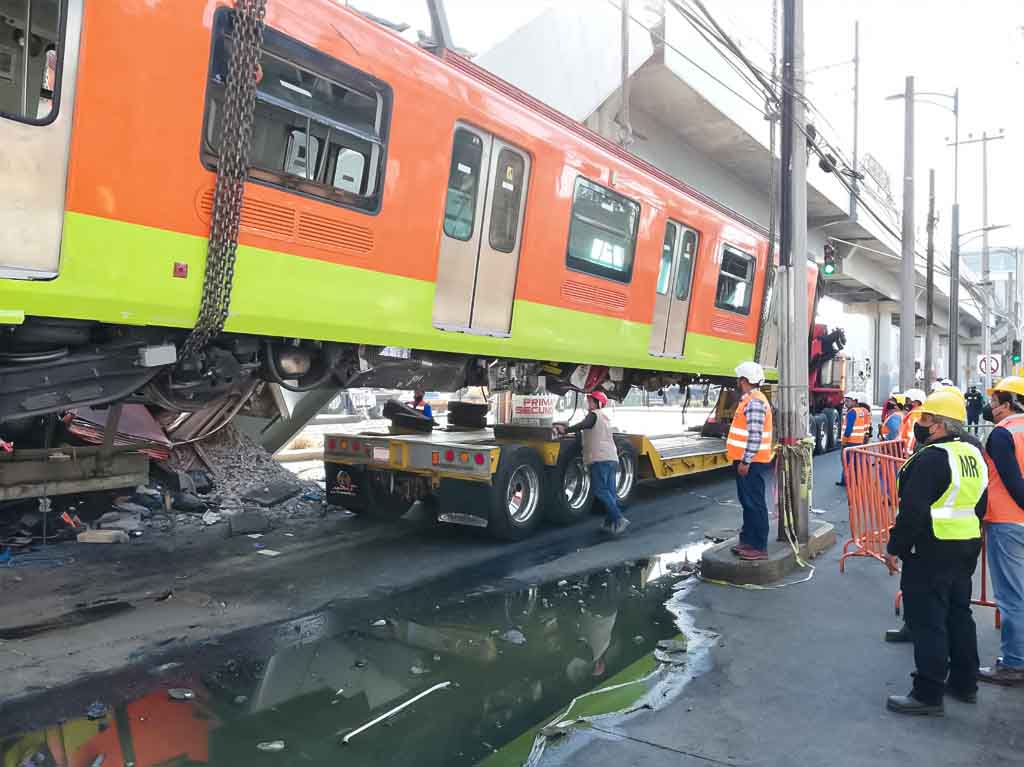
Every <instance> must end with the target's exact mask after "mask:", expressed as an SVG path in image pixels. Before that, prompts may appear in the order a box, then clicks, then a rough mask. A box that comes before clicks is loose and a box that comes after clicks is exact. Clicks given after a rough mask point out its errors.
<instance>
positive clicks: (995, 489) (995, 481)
mask: <svg viewBox="0 0 1024 767" xmlns="http://www.w3.org/2000/svg"><path fill="white" fill-rule="evenodd" d="M996 428H997V429H1006V430H1007V431H1008V432H1010V436H1011V437H1013V452H1014V455H1015V456H1016V458H1017V463H1018V465H1019V466H1020V467H1021V471H1024V415H1011V416H1010V417H1009V418H1004V419H1003V420H1002V421H1000V422H999V424H998V425H997V426H996ZM985 463H986V464H988V476H989V485H988V504H987V507H986V511H985V521H986V522H990V523H1001V522H1010V523H1016V524H1018V525H1024V509H1022V508H1021V507H1020V506H1018V505H1017V502H1016V501H1014V500H1013V496H1012V495H1010V492H1009V491H1008V490H1007V489H1006V485H1004V484H1003V480H1002V477H1000V476H999V472H998V471H996V464H995V461H993V460H992V459H991V458H989V456H988V454H986V455H985Z"/></svg>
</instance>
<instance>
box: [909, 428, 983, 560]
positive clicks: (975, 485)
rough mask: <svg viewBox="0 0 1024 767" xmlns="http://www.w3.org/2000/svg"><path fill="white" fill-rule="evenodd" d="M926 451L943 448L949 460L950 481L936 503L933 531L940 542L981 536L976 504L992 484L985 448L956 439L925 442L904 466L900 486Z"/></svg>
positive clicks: (933, 507) (933, 509)
mask: <svg viewBox="0 0 1024 767" xmlns="http://www.w3.org/2000/svg"><path fill="white" fill-rule="evenodd" d="M926 450H942V451H944V452H945V453H946V459H947V460H948V461H949V473H950V477H951V480H950V483H949V487H948V488H946V490H945V492H943V494H942V495H941V496H939V499H938V500H937V501H935V503H933V504H932V507H931V517H932V533H933V534H934V535H935V537H936V539H938V540H940V541H970V540H975V539H979V538H981V522H980V521H979V520H978V515H977V514H976V513H975V507H976V506H977V505H978V502H979V501H980V500H981V496H982V494H983V493H984V492H985V489H986V488H987V487H988V467H987V466H986V464H985V459H984V458H983V457H982V455H981V451H980V450H978V448H976V447H975V446H974V445H972V444H970V443H969V442H961V441H959V440H954V441H952V442H940V443H937V444H934V445H925V446H924V447H923V448H922V449H921V450H920V451H919V452H918V453H916V454H915V455H913V456H911V457H910V458H909V459H908V460H907V462H906V463H904V464H903V467H902V468H901V469H900V475H899V478H898V479H897V489H898V488H899V485H900V480H901V479H902V477H903V472H904V471H905V470H906V468H907V466H909V465H911V464H912V463H913V462H914V460H915V459H917V458H918V457H920V456H921V454H922V453H924V452H925V451H926Z"/></svg>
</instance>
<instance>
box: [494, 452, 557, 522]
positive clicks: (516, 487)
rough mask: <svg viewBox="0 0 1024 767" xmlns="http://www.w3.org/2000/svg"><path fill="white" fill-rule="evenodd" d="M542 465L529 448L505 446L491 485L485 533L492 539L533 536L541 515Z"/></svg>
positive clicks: (542, 497) (538, 457)
mask: <svg viewBox="0 0 1024 767" xmlns="http://www.w3.org/2000/svg"><path fill="white" fill-rule="evenodd" d="M544 496H545V492H544V464H543V462H542V461H541V460H540V456H539V455H537V451H536V450H534V449H532V448H529V447H511V446H510V447H507V448H505V449H503V450H502V451H501V462H500V463H499V464H498V471H497V473H496V474H495V475H494V479H493V481H492V485H491V509H490V519H489V521H488V524H487V530H488V531H489V532H490V533H491V535H493V536H494V537H495V538H501V539H502V540H506V541H519V540H522V539H523V538H526V537H528V536H530V535H531V534H533V531H534V530H536V529H537V525H539V524H540V521H541V516H542V515H543V513H544V505H545V504H544Z"/></svg>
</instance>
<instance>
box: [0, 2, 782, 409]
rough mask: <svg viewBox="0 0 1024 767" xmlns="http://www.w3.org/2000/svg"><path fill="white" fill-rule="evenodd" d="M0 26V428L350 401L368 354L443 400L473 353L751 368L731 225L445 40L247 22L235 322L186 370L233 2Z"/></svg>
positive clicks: (751, 325)
mask: <svg viewBox="0 0 1024 767" xmlns="http://www.w3.org/2000/svg"><path fill="white" fill-rule="evenodd" d="M254 1H255V0H249V2H250V3H251V2H254ZM26 16H31V18H30V19H29V18H26ZM0 17H2V18H0V188H2V189H3V190H4V192H3V194H2V195H0V323H2V324H0V421H13V420H17V419H19V418H24V417H26V416H30V415H34V414H38V413H46V412H55V411H58V410H61V409H65V408H68V407H72V406H74V405H78V404H84V403H97V402H109V401H113V400H117V399H121V398H123V397H126V396H129V395H137V394H138V393H139V392H141V391H143V390H145V391H147V392H150V393H152V394H153V395H154V396H157V395H159V396H160V398H161V399H163V400H164V401H167V400H170V401H173V402H178V403H185V404H187V403H189V402H192V403H201V402H203V401H206V400H208V399H209V398H210V397H213V396H215V395H217V394H218V393H222V392H224V391H226V390H228V389H230V388H231V387H233V386H237V385H238V384H239V383H240V382H243V381H251V380H255V379H259V378H263V379H266V380H284V379H287V380H288V381H292V382H293V385H294V382H296V381H297V382H298V386H299V388H302V386H303V385H305V386H307V387H308V386H312V385H315V384H324V383H330V384H333V385H334V386H337V385H345V384H346V383H351V382H352V381H353V380H355V379H354V378H353V377H354V376H356V375H358V376H359V379H358V380H359V382H360V383H362V384H366V385H370V384H371V383H372V382H373V380H374V379H373V370H374V369H375V361H377V362H379V361H380V360H381V359H385V358H382V357H380V356H379V354H378V353H379V352H380V350H381V349H382V348H383V347H391V348H395V347H398V348H402V349H407V350H410V352H409V354H408V355H405V356H407V357H408V359H407V360H406V364H407V365H409V366H412V365H414V364H415V363H416V362H417V361H421V362H431V361H432V362H434V363H436V362H437V361H438V360H441V359H443V360H445V361H447V362H453V361H454V363H456V364H455V367H454V368H452V367H450V366H449V368H447V369H448V370H451V369H455V370H457V371H459V372H458V375H461V376H463V378H464V380H463V381H455V382H454V383H459V384H460V385H461V384H463V383H472V382H473V380H472V379H473V378H474V377H476V378H480V376H481V372H480V371H486V368H487V365H489V364H490V363H491V362H493V361H494V360H512V361H524V362H532V361H535V362H557V363H561V364H562V365H563V366H567V367H565V369H566V370H571V368H572V367H573V366H574V365H577V364H590V365H596V366H602V367H607V368H610V369H612V370H613V371H615V372H614V376H615V379H616V381H617V385H618V384H640V385H643V384H645V383H646V384H647V385H657V382H667V381H673V380H674V381H679V382H685V381H688V380H695V379H698V378H701V379H725V378H728V377H731V376H732V375H733V369H734V367H735V366H736V364H737V363H739V362H740V361H743V360H745V359H750V358H752V357H753V356H754V354H755V345H756V341H757V336H758V332H759V329H760V324H761V318H762V316H763V315H764V314H766V312H764V311H763V310H764V308H765V307H764V305H763V304H764V296H765V292H766V291H765V288H766V275H767V274H768V269H767V268H766V267H767V259H768V240H767V237H766V236H765V233H764V232H763V231H761V230H760V229H759V228H758V227H757V226H756V225H755V224H753V223H752V222H750V221H747V220H745V219H743V218H742V217H741V216H738V215H737V214H735V213H734V212H732V211H730V210H728V209H726V208H724V207H723V206H721V205H718V204H716V203H715V202H714V201H712V200H710V199H708V198H707V197H705V196H704V195H702V194H700V193H699V192H697V191H696V190H694V189H692V188H690V187H688V186H687V185H686V184H684V183H683V182H680V181H677V180H675V179H673V178H671V177H669V176H667V175H666V174H664V173H662V172H660V171H658V170H657V169H655V168H653V167H652V166H649V165H647V164H646V163H644V162H643V161H641V160H639V159H637V158H635V157H633V156H632V155H630V154H628V153H627V152H624V151H623V150H621V149H620V148H618V147H617V146H615V145H614V144H611V143H609V142H607V141H605V140H603V139H601V138H600V137H598V136H597V135H595V134H593V133H591V132H590V131H588V130H587V129H585V128H584V127H582V126H581V125H579V124H578V123H576V122H574V121H572V120H569V119H568V118H566V117H564V116H563V115H560V114H558V113H557V112H554V111H553V110H551V109H549V108H547V107H545V106H544V105H542V104H540V103H538V102H536V101H534V100H533V99H531V98H530V97H528V96H527V95H525V94H523V93H522V92H520V91H518V90H517V89H515V88H513V87H512V86H510V85H508V84H507V83H505V82H503V81H501V80H499V79H497V78H495V77H494V76H493V75H490V74H488V73H486V72H484V71H482V70H481V69H479V68H478V67H477V66H475V65H474V64H473V63H471V62H470V61H469V60H468V59H466V58H464V57H462V56H460V55H458V54H456V53H453V52H451V51H450V50H448V49H445V48H443V46H435V45H430V44H429V40H428V44H427V45H426V46H424V45H415V44H413V43H410V42H408V41H406V40H405V39H403V38H402V37H400V36H399V35H398V34H396V33H395V32H393V31H392V30H390V29H388V28H387V27H385V26H383V25H381V24H379V23H376V21H375V20H373V19H371V18H368V17H364V16H362V15H360V14H359V13H358V12H356V11H354V10H352V9H350V8H347V7H345V6H343V5H342V4H339V3H337V2H334V1H333V0H288V1H287V2H285V0H266V15H265V25H264V28H263V33H264V34H263V47H262V53H261V54H260V59H259V67H258V68H257V71H256V72H255V74H254V77H255V79H256V80H257V81H258V82H257V84H256V98H255V105H254V106H253V108H252V110H251V112H250V114H251V121H252V126H253V127H252V141H251V150H250V153H249V158H248V161H249V165H250V172H249V179H248V182H247V183H246V184H245V187H244V202H243V205H242V208H241V214H240V232H239V235H238V249H237V257H236V260H235V262H234V267H233V276H232V277H231V280H230V282H231V296H230V309H229V311H228V313H227V317H226V322H225V324H224V327H223V332H222V333H221V334H220V335H218V336H216V337H215V338H214V339H213V340H212V341H211V342H210V343H209V345H207V346H206V347H205V348H203V349H201V350H199V351H198V352H197V353H195V354H189V355H185V354H184V353H183V345H184V342H185V340H186V338H187V337H188V336H189V333H190V331H191V330H192V328H193V327H194V326H195V325H196V322H197V316H198V315H199V311H200V307H201V305H202V304H203V301H204V270H205V267H206V264H207V258H208V255H207V247H208V238H209V233H210V227H211V215H212V212H213V208H214V206H215V204H216V205H221V203H220V202H219V201H217V202H216V203H215V196H216V195H215V192H214V190H215V183H216V181H217V174H218V161H219V158H220V156H221V152H222V146H221V142H222V140H223V137H224V125H223V122H224V119H225V118H224V115H225V112H226V104H225V102H226V98H227V97H226V95H225V94H226V93H228V92H229V91H228V89H229V87H230V85H231V83H230V81H229V77H228V74H229V59H230V56H231V53H232V50H233V46H234V45H235V37H234V26H235V23H236V12H235V10H234V4H233V3H230V2H225V1H224V0H175V2H151V1H150V0H102V2H99V1H97V0H30V1H29V2H27V3H26V2H25V0H18V1H17V2H14V1H12V0H0ZM26 29H27V31H26ZM243 45H244V44H243ZM5 73H6V76H5ZM459 365H461V367H459ZM383 367H387V366H383ZM437 367H438V366H437V365H436V364H434V365H425V366H424V369H426V368H437ZM440 367H444V366H440ZM382 369H383V368H382ZM421 372H422V371H421ZM483 375H486V372H484V373H483ZM772 375H774V373H772ZM425 376H427V373H426V372H422V375H421V376H420V378H417V379H416V380H427V378H426V377H425ZM414 377H415V376H414ZM549 383H551V382H550V381H549ZM429 388H437V387H436V386H435V387H429Z"/></svg>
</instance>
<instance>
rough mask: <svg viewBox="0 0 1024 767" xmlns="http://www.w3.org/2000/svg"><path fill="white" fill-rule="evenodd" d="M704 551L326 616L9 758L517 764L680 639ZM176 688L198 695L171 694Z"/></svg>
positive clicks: (91, 762) (176, 675)
mask: <svg viewBox="0 0 1024 767" xmlns="http://www.w3.org/2000/svg"><path fill="white" fill-rule="evenodd" d="M699 556H700V554H699V551H697V550H696V549H694V550H680V551H679V552H675V553H673V554H672V555H668V556H664V557H654V558H651V559H646V560H639V561H637V562H635V563H634V562H630V563H626V564H623V565H621V566H619V567H617V568H614V569H609V570H602V571H599V572H596V573H591V574H588V575H585V576H581V577H577V578H572V579H568V580H560V581H558V582H556V583H548V584H543V585H539V586H533V587H530V588H528V589H525V590H522V591H517V592H509V593H491V594H486V595H483V596H480V597H475V598H472V599H468V600H466V601H465V602H464V603H460V604H457V605H455V606H454V607H452V608H447V609H443V610H437V609H433V608H434V606H433V605H432V604H430V605H423V607H422V609H421V610H412V611H408V610H406V611H403V612H404V614H402V615H382V616H380V617H378V618H375V619H372V620H363V619H360V620H359V624H358V625H351V624H347V623H346V622H345V620H346V619H345V617H344V616H342V615H336V614H332V613H331V612H329V611H328V612H325V613H322V614H319V615H317V616H313V617H312V618H311V619H307V621H306V622H305V625H306V626H307V627H309V626H315V627H316V631H315V634H316V636H317V638H316V640H315V641H311V640H307V641H300V642H297V643H294V644H290V645H288V646H285V647H283V649H280V650H279V651H278V652H276V653H274V654H273V655H272V656H271V657H269V658H260V657H238V658H237V659H235V660H230V661H228V662H227V663H223V664H220V665H218V666H217V667H216V668H214V669H203V668H190V665H189V664H188V663H185V664H184V665H182V666H180V667H175V668H172V669H171V670H170V671H169V672H168V673H167V674H165V675H164V676H162V677H159V678H154V677H153V676H152V675H148V676H149V681H145V682H142V683H143V684H147V685H149V688H148V691H147V692H146V694H144V695H141V696H139V697H137V698H135V699H133V700H130V701H126V702H114V701H109V700H107V701H105V703H106V704H108V705H109V708H108V709H107V711H106V714H105V715H104V716H103V717H102V718H100V719H97V720H90V719H89V718H88V717H86V716H82V717H81V718H78V719H73V720H70V721H65V722H63V723H62V724H57V725H53V726H50V727H45V728H42V729H39V730H36V731H34V732H30V733H25V734H21V735H18V736H13V737H9V738H6V739H4V740H0V765H4V767H7V766H8V765H10V766H11V767H23V766H24V767H49V766H50V765H54V766H56V765H61V766H67V767H72V766H73V767H101V766H102V767H127V766H128V765H132V766H133V767H153V766H155V765H203V764H210V765H260V764H273V765H285V764H299V763H306V764H311V765H318V764H323V765H328V764H330V765H337V764H353V765H410V764H416V765H423V766H426V765H458V764H467V765H468V764H476V763H478V762H480V761H482V760H484V759H488V757H490V758H491V761H492V762H493V763H502V764H516V763H519V762H521V758H519V757H518V756H514V755H513V753H511V751H509V750H508V749H503V747H505V746H506V745H507V744H509V743H511V742H512V741H516V739H517V738H518V739H519V740H520V741H524V742H525V746H526V751H527V752H528V751H529V744H530V742H532V739H533V738H532V734H531V728H535V726H536V725H538V723H544V722H546V721H550V720H551V719H552V717H555V716H556V715H558V714H559V712H562V711H564V710H566V708H567V706H569V705H570V704H571V703H572V702H573V701H574V700H576V699H580V698H581V696H585V695H586V693H588V692H589V691H591V690H594V689H595V688H597V687H599V686H601V685H611V684H612V683H613V682H617V681H618V680H619V677H616V675H618V674H620V672H624V670H627V672H628V670H629V669H635V668H637V667H638V665H639V664H637V661H639V660H641V659H643V658H645V657H647V658H651V657H652V656H651V652H652V650H653V649H654V647H655V645H656V644H657V642H658V641H659V640H661V639H665V638H669V637H673V636H676V635H677V633H678V629H677V628H676V625H675V621H674V619H673V616H672V615H671V614H670V613H669V612H668V611H667V610H666V609H665V608H664V606H663V603H664V602H665V601H666V600H667V599H668V597H669V596H670V595H671V585H672V582H673V581H675V580H678V577H677V576H678V574H679V573H680V570H685V569H687V567H686V565H685V562H687V561H689V562H695V561H697V560H698V559H699ZM307 633H308V632H307ZM297 636H298V634H297ZM650 663H651V666H649V667H648V670H650V667H653V663H654V662H653V660H651V661H650ZM139 676H140V677H144V676H147V675H146V674H145V672H142V673H140V675H139ZM154 685H160V686H159V687H156V688H155V689H154ZM172 688H183V689H187V690H191V691H192V693H193V696H192V697H191V699H189V698H188V696H182V694H181V693H180V692H177V691H176V694H177V695H178V697H184V698H185V699H184V700H175V699H172V697H171V695H169V690H170V689H172ZM99 692H100V694H102V691H99ZM57 697H58V696H56V695H55V696H54V699H55V700H56V698H57ZM592 697H593V696H592ZM54 707H56V703H54ZM499 751H502V753H501V754H499V753H496V752H499ZM506 752H507V753H508V756H509V759H507V760H505V759H501V757H502V756H503V755H504V754H505V753H506ZM516 753H518V752H516Z"/></svg>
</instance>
